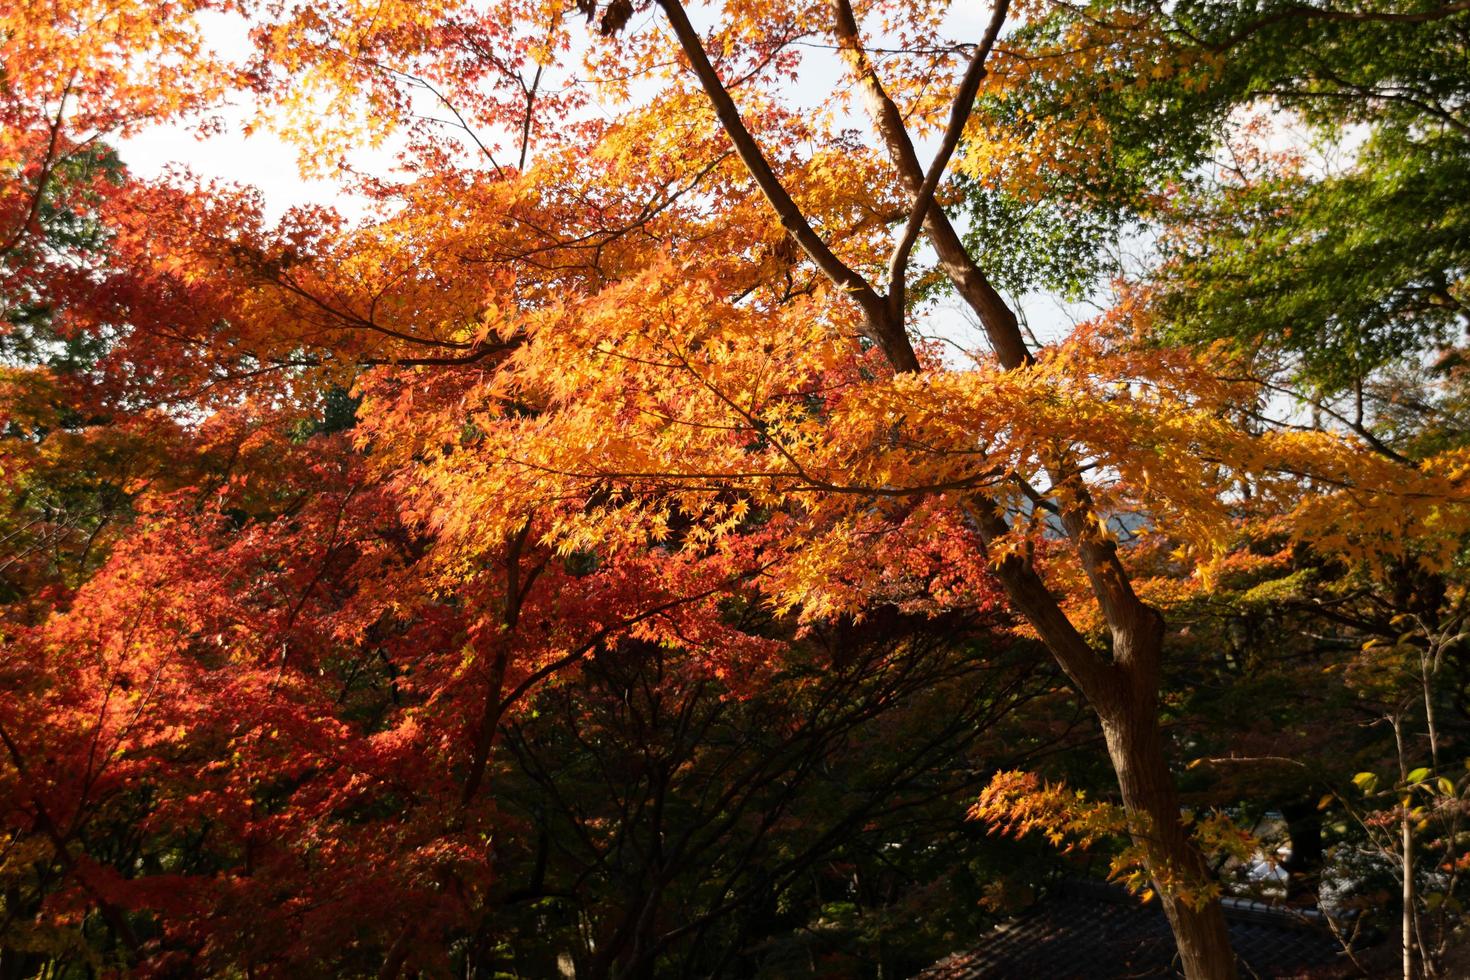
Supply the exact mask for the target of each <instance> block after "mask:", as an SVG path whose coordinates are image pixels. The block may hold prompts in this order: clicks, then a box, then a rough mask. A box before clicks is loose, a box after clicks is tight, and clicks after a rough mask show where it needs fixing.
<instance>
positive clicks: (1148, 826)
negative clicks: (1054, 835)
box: [1094, 638, 1237, 980]
mask: <svg viewBox="0 0 1470 980" xmlns="http://www.w3.org/2000/svg"><path fill="white" fill-rule="evenodd" d="M1143 642H1146V643H1157V642H1158V640H1156V639H1153V638H1149V639H1146V640H1144V641H1143ZM1143 659H1144V660H1145V661H1147V660H1148V659H1149V658H1148V657H1147V656H1145V657H1144V658H1143ZM1133 675H1134V671H1130V670H1127V669H1126V668H1125V670H1124V671H1123V672H1122V673H1121V676H1120V678H1119V680H1120V681H1121V683H1120V684H1119V688H1120V689H1119V690H1118V691H1117V692H1116V693H1115V696H1114V697H1111V698H1103V699H1099V700H1098V701H1096V702H1094V703H1095V704H1096V706H1097V709H1098V717H1099V718H1100V719H1101V721H1102V727H1103V736H1104V738H1105V740H1106V742H1107V747H1108V756H1109V757H1110V758H1111V759H1112V763H1113V770H1114V771H1115V772H1116V773H1117V776H1118V788H1119V790H1120V791H1121V793H1122V797H1123V806H1124V809H1125V810H1126V811H1127V813H1128V817H1129V821H1130V823H1131V824H1132V826H1133V833H1134V840H1135V841H1136V842H1137V843H1138V844H1140V845H1142V847H1143V848H1144V852H1145V855H1146V860H1147V862H1148V870H1149V873H1150V875H1151V876H1152V877H1153V884H1154V892H1155V893H1156V894H1157V895H1158V897H1159V901H1160V903H1161V904H1162V905H1163V908H1164V914H1165V915H1166V916H1168V919H1169V925H1170V926H1171V927H1172V929H1173V932H1174V940H1175V943H1176V944H1177V945H1178V948H1179V959H1180V963H1181V965H1182V966H1183V968H1184V975H1185V976H1186V977H1188V978H1190V980H1234V978H1235V977H1236V975H1237V974H1236V969H1235V955H1234V953H1233V952H1231V949H1230V935H1229V932H1228V930H1227V929H1226V926H1225V914H1224V911H1223V910H1222V909H1221V906H1220V902H1219V901H1218V900H1217V899H1215V898H1213V897H1209V898H1208V899H1207V900H1200V901H1191V900H1190V898H1191V896H1190V895H1189V893H1190V892H1194V893H1195V894H1198V892H1197V889H1199V888H1201V887H1203V886H1206V885H1207V884H1208V883H1209V882H1210V880H1211V874H1210V869H1209V866H1208V865H1207V863H1206V862H1205V859H1204V855H1203V854H1201V853H1200V851H1199V848H1197V847H1196V846H1195V844H1194V841H1193V840H1191V839H1190V835H1189V831H1188V829H1187V828H1186V827H1185V826H1184V824H1183V822H1182V821H1181V819H1180V812H1179V795H1178V793H1177V791H1176V790H1175V787H1174V775H1173V773H1172V772H1170V770H1169V763H1168V760H1167V758H1166V756H1165V753H1164V739H1163V733H1162V732H1161V731H1160V730H1159V725H1158V706H1157V697H1156V694H1155V692H1156V691H1157V685H1156V684H1153V683H1150V682H1147V681H1145V682H1144V683H1142V684H1140V683H1134V682H1133V681H1135V680H1136V678H1135V677H1134V676H1133ZM1181 893H1182V894H1181Z"/></svg>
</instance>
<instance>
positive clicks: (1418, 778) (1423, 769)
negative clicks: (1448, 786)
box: [1407, 766, 1430, 786]
mask: <svg viewBox="0 0 1470 980" xmlns="http://www.w3.org/2000/svg"><path fill="white" fill-rule="evenodd" d="M1429 773H1430V768H1429V767H1428V766H1420V767H1419V768H1418V769H1415V770H1414V771H1413V772H1411V773H1409V775H1408V779H1407V782H1408V783H1409V785H1411V786H1412V785H1413V784H1414V783H1422V782H1424V780H1426V779H1428V778H1429Z"/></svg>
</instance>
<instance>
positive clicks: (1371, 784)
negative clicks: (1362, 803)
mask: <svg viewBox="0 0 1470 980" xmlns="http://www.w3.org/2000/svg"><path fill="white" fill-rule="evenodd" d="M1353 785H1355V786H1357V787H1358V789H1360V790H1362V791H1363V792H1364V793H1371V792H1373V791H1374V790H1375V789H1377V788H1378V776H1377V775H1376V774H1374V773H1371V772H1360V773H1358V774H1357V775H1356V776H1354V777H1353Z"/></svg>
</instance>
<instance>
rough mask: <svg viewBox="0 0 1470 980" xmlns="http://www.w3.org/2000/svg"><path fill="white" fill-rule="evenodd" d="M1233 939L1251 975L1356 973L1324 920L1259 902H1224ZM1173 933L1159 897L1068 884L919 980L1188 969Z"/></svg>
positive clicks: (1085, 976) (1076, 979) (1160, 973)
mask: <svg viewBox="0 0 1470 980" xmlns="http://www.w3.org/2000/svg"><path fill="white" fill-rule="evenodd" d="M1226 919H1227V922H1228V923H1229V927H1230V941H1231V946H1232V947H1233V948H1234V949H1235V953H1236V955H1237V956H1238V957H1239V958H1240V959H1241V960H1242V961H1243V967H1244V968H1243V969H1242V970H1241V975H1242V976H1245V977H1251V976H1255V977H1261V978H1266V977H1272V978H1277V980H1285V978H1298V980H1304V978H1311V980H1319V978H1329V977H1341V976H1350V975H1356V974H1350V973H1349V972H1348V971H1347V969H1346V968H1347V966H1348V964H1347V963H1346V961H1345V958H1344V956H1343V954H1342V948H1341V946H1339V945H1338V942H1337V940H1336V939H1335V938H1334V937H1333V936H1332V934H1331V933H1330V932H1329V931H1328V930H1327V929H1326V928H1325V926H1323V925H1322V924H1321V923H1320V921H1313V919H1312V918H1311V917H1309V916H1304V915H1301V914H1298V913H1292V912H1289V911H1284V910H1275V909H1270V908H1269V907H1268V906H1264V905H1261V904H1260V903H1252V902H1245V903H1236V904H1235V906H1234V907H1233V908H1231V907H1228V906H1227V909H1226ZM1180 975H1181V973H1180V971H1179V967H1178V964H1177V962H1176V950H1175V946H1174V939H1173V936H1172V934H1171V933H1170V931H1169V923H1168V920H1166V919H1165V918H1164V913H1163V910H1162V909H1161V908H1160V907H1159V904H1158V903H1157V902H1151V903H1149V904H1147V905H1141V904H1139V903H1138V902H1137V901H1136V900H1134V899H1132V898H1130V897H1128V896H1127V895H1125V894H1123V893H1121V892H1118V891H1116V890H1114V889H1111V888H1107V887H1105V886H1097V885H1090V884H1087V883H1075V884H1072V883H1069V884H1068V885H1066V886H1064V887H1063V889H1062V890H1061V892H1060V894H1058V895H1055V896H1053V897H1051V898H1049V899H1047V900H1045V901H1043V902H1041V903H1040V904H1039V905H1037V906H1036V907H1035V908H1033V909H1032V910H1030V911H1029V912H1027V913H1026V914H1024V915H1022V916H1021V917H1020V918H1018V919H1016V920H1015V921H1013V922H1010V923H1008V924H1005V925H1002V926H1000V927H997V928H996V929H995V931H994V932H992V933H991V934H990V935H989V936H987V937H985V938H984V940H983V941H982V942H981V943H980V944H979V945H977V946H976V947H975V948H973V949H971V950H968V951H967V952H963V953H956V954H955V955H953V956H951V957H949V958H948V959H944V960H941V961H940V962H938V963H936V964H934V965H933V966H931V967H930V968H929V969H927V970H925V971H923V972H922V973H920V974H919V975H918V976H917V977H915V978H914V980H1009V978H1027V980H1029V978H1037V980H1040V978H1046V980H1124V978H1129V977H1176V976H1180Z"/></svg>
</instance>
